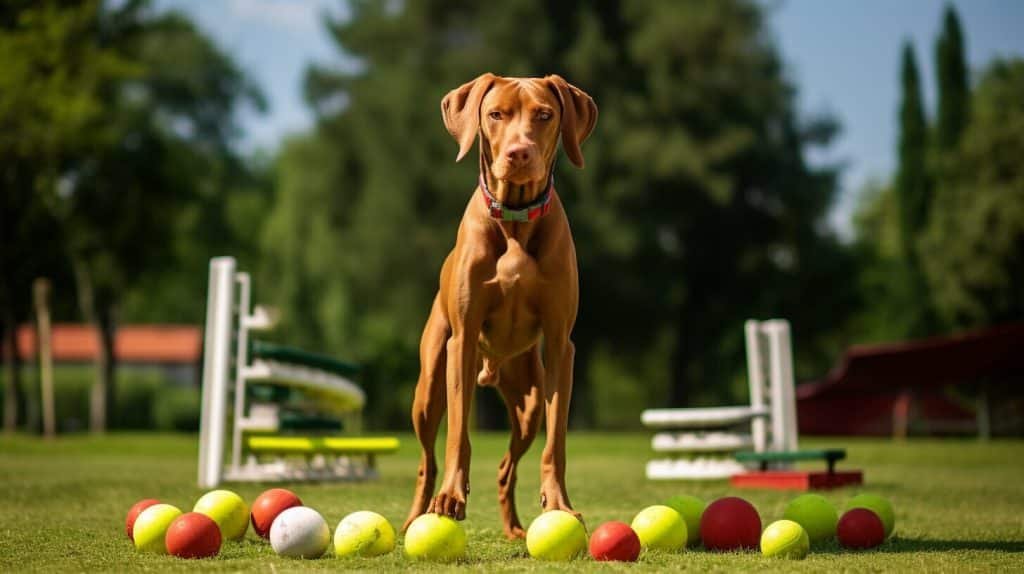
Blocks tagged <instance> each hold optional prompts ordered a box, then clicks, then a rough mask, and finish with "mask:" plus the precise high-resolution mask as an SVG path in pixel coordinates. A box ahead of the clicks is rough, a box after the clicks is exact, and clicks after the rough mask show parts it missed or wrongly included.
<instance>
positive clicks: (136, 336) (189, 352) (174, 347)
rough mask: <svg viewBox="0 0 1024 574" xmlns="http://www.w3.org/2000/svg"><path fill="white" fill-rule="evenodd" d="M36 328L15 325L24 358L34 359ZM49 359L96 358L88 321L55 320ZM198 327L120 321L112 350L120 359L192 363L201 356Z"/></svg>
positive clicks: (93, 333) (94, 337) (96, 345)
mask: <svg viewBox="0 0 1024 574" xmlns="http://www.w3.org/2000/svg"><path fill="white" fill-rule="evenodd" d="M37 343H38V341H37V338H36V330H35V326H33V325H23V326H21V327H19V328H18V352H19V355H20V356H21V359H22V360H23V361H25V362H30V361H35V360H36V353H37V348H36V347H37ZM52 346H53V361H54V362H55V363H83V362H89V361H92V360H93V359H95V358H96V354H97V352H98V350H99V338H98V337H97V334H96V330H95V329H94V328H92V327H91V326H89V325H83V324H76V323H58V324H56V325H54V326H53V330H52ZM202 348H203V336H202V330H201V329H200V328H199V327H197V326H195V325H124V326H121V327H119V328H118V329H117V338H116V340H115V341H114V353H115V355H116V357H117V360H118V362H120V363H135V364H158V365H196V364H198V363H199V360H200V357H201V356H202Z"/></svg>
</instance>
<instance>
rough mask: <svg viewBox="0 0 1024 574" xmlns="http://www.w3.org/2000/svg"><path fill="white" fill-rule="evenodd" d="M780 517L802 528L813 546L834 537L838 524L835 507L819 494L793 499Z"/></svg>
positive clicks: (804, 495) (837, 514) (803, 495)
mask: <svg viewBox="0 0 1024 574" xmlns="http://www.w3.org/2000/svg"><path fill="white" fill-rule="evenodd" d="M782 517H783V518H785V519H786V520H792V521H793V522H796V523H797V524H799V525H800V526H803V527H804V530H806V531H807V536H808V537H809V538H810V540H811V542H812V543H814V544H818V543H819V542H824V541H826V540H831V539H832V538H833V537H834V536H835V535H836V524H838V522H839V513H838V512H836V507H835V506H833V505H832V503H831V502H829V501H828V500H827V499H826V498H825V497H824V496H821V495H820V494H802V495H800V496H798V497H796V498H794V499H793V500H792V501H790V503H789V504H788V505H787V506H786V512H785V513H784V514H783V515H782Z"/></svg>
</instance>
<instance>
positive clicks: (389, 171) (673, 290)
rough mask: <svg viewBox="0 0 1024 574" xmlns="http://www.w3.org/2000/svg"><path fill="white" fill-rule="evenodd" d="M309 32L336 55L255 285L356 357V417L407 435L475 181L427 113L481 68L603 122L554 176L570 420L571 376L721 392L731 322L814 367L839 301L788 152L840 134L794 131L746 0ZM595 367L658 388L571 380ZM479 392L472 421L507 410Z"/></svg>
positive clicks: (818, 174) (789, 99)
mask: <svg viewBox="0 0 1024 574" xmlns="http://www.w3.org/2000/svg"><path fill="white" fill-rule="evenodd" d="M328 27H329V30H330V31H331V33H332V34H333V36H334V38H335V40H336V42H337V44H338V45H339V48H340V50H342V51H343V53H344V54H345V56H346V65H343V66H331V67H325V68H314V69H312V70H311V71H310V72H309V74H308V76H307V94H308V96H309V99H310V103H311V105H312V106H313V108H314V109H315V110H316V111H317V113H318V116H319V120H318V124H317V129H316V131H315V133H314V134H311V135H309V136H307V137H303V138H300V139H297V140H293V141H292V142H290V143H289V144H288V146H286V148H285V151H284V152H283V153H282V156H281V158H280V160H279V164H278V174H279V175H278V177H279V180H278V186H277V196H276V201H275V206H274V209H273V212H272V214H271V219H270V221H269V222H268V224H267V227H266V234H265V245H266V249H267V251H268V258H267V259H268V267H267V269H266V279H267V280H272V281H271V282H270V284H271V289H272V290H273V294H272V296H273V298H274V299H275V300H277V301H278V302H279V303H280V304H281V305H282V307H283V308H284V310H285V313H284V315H285V317H286V318H287V320H288V321H289V325H287V327H286V331H285V333H284V336H287V337H288V338H289V339H290V340H301V341H303V342H305V343H308V344H309V345H312V346H314V347H317V348H320V349H322V350H326V351H329V352H334V353H338V354H342V355H347V356H351V357H353V358H356V359H358V360H360V361H362V362H364V363H367V364H368V365H369V373H368V374H367V379H368V380H367V383H368V385H367V386H368V389H369V392H370V393H371V395H372V396H371V398H370V401H369V404H370V406H371V409H373V413H372V415H373V417H374V420H375V421H376V422H378V423H382V424H389V425H405V424H407V416H408V415H407V412H408V410H407V409H408V401H409V397H410V396H411V388H412V385H413V384H414V381H415V377H416V371H417V369H418V362H417V356H416V349H417V345H418V340H419V336H420V332H421V330H422V326H423V323H424V321H425V319H426V316H427V313H428V311H429V306H430V301H431V299H432V298H433V296H434V293H435V292H436V289H437V273H438V269H439V267H440V264H441V262H442V260H443V258H444V256H445V254H446V253H447V251H448V250H449V249H450V248H451V246H452V242H453V241H454V237H455V231H456V226H457V224H458V220H459V218H460V216H461V214H462V212H463V210H464V206H465V204H466V202H467V201H469V199H470V194H471V192H472V190H473V188H474V185H475V181H476V173H475V171H476V166H475V165H474V164H473V163H472V162H466V163H464V164H461V165H455V164H454V162H453V158H454V155H455V152H454V149H455V147H454V143H453V142H452V141H451V139H450V136H449V135H448V134H447V133H446V132H445V130H444V128H443V126H442V124H441V121H440V118H439V114H438V113H437V102H439V101H440V99H441V97H442V96H443V95H444V94H445V93H446V92H447V91H448V90H450V89H452V88H453V87H456V86H458V85H460V84H461V83H463V82H465V81H467V79H469V78H473V77H475V76H476V75H478V74H480V73H481V72H484V71H488V70H490V71H494V72H496V73H499V74H503V75H512V76H515V75H543V74H546V73H558V74H561V75H563V76H565V77H566V78H568V79H570V81H572V82H573V83H575V84H577V85H579V86H580V87H582V88H583V89H585V90H586V91H587V92H588V93H590V94H591V95H592V96H593V97H594V99H595V100H596V101H597V103H598V106H599V107H600V108H601V120H600V121H599V122H598V126H597V129H596V131H595V133H594V134H593V135H592V137H591V138H590V139H589V140H588V142H587V144H586V146H585V148H584V150H583V151H584V153H585V155H586V157H587V169H586V170H583V171H579V170H575V169H572V168H571V167H568V166H567V162H560V164H559V166H558V172H557V175H556V187H557V188H558V192H559V194H560V196H561V197H562V198H563V201H564V202H565V204H566V206H567V210H568V212H569V215H570V220H571V221H572V226H573V233H574V236H575V241H576V244H577V250H578V257H579V262H580V267H581V272H580V275H581V309H580V317H579V320H578V323H577V326H576V329H575V331H574V339H575V341H576V348H577V355H576V357H577V359H576V360H577V368H576V372H577V373H578V376H577V383H576V387H575V390H574V398H573V403H574V407H573V410H574V417H575V419H576V423H577V424H593V423H594V422H595V420H598V419H597V417H596V416H595V410H596V409H600V408H602V407H601V406H600V405H597V404H595V400H594V396H595V395H594V393H593V390H594V389H593V385H592V384H591V383H592V382H593V381H590V380H589V379H590V378H601V377H606V378H605V379H604V381H603V382H602V384H609V385H618V386H625V387H626V388H627V389H631V390H630V392H631V393H632V394H633V395H636V396H642V397H643V401H644V403H645V404H664V403H665V402H668V401H671V402H672V403H674V404H683V403H688V402H689V403H695V402H709V401H717V400H722V399H723V398H725V397H727V396H729V395H730V394H731V393H732V392H733V390H734V389H733V384H734V383H735V382H736V381H739V380H741V377H742V372H743V364H744V363H743V336H742V322H743V320H744V319H746V318H747V317H751V316H766V315H779V316H786V317H789V318H790V319H791V320H793V322H794V329H795V333H796V334H797V336H798V337H799V339H798V341H797V343H796V348H797V350H798V352H800V353H801V354H802V355H801V358H804V357H807V358H808V359H809V360H806V361H805V360H801V361H798V365H801V366H802V368H808V369H815V368H818V367H820V365H822V357H824V356H826V355H827V354H830V353H825V352H824V349H826V348H828V347H829V345H831V344H832V343H827V344H820V343H821V341H820V339H819V337H820V336H821V334H822V333H823V332H825V331H828V330H830V329H831V328H832V326H833V325H834V324H835V322H836V320H837V315H841V314H843V313H844V312H845V310H846V309H848V308H849V307H850V306H851V304H852V303H851V300H852V298H853V294H852V287H851V286H849V285H848V283H849V282H848V281H846V280H845V277H846V275H847V272H848V265H849V264H850V263H851V262H850V259H849V257H848V256H847V255H846V253H845V251H844V249H843V247H842V246H841V245H839V243H838V242H837V241H836V240H835V238H834V237H832V236H831V235H830V233H829V232H828V231H826V226H825V224H824V221H823V217H824V215H825V214H826V212H827V210H828V208H829V206H830V205H831V201H832V199H833V194H834V190H835V177H834V176H835V173H834V170H831V169H815V168H812V167H810V166H808V164H807V163H806V162H805V161H804V152H805V150H806V149H807V148H808V147H809V146H811V145H815V144H823V143H827V142H828V141H829V140H830V138H831V137H832V136H833V135H834V133H835V131H836V126H835V123H834V122H833V121H831V119H830V118H811V119H810V120H803V119H801V118H799V117H798V114H797V111H796V107H795V101H794V97H793V96H794V93H795V90H794V88H793V86H792V85H790V84H789V83H788V82H787V80H786V78H785V74H784V71H783V65H782V62H781V60H780V58H779V56H778V53H777V51H776V49H775V47H774V46H773V44H772V42H771V40H770V39H769V37H768V35H767V30H766V25H765V22H764V15H763V13H762V9H761V8H760V5H759V4H757V3H755V2H747V1H741V0H735V1H729V2H709V1H708V2H694V3H677V2H669V1H643V2H619V1H614V0H608V1H601V2H584V1H574V2H557V3H549V2H541V1H540V0H515V1H513V2H507V3H501V4H500V5H499V4H497V3H469V4H467V3H458V2H441V1H427V0H421V1H415V0H414V1H409V2H405V3H401V4H388V3H379V2H369V1H362V2H354V3H353V4H352V10H351V15H350V17H349V18H347V19H345V20H344V21H333V22H329V23H328ZM809 300H813V301H815V302H816V304H815V305H808V304H807V301H809ZM652 349H659V350H660V351H661V352H660V353H652V352H651V350H652ZM598 351H600V352H601V353H603V355H602V357H603V358H602V359H601V361H597V362H595V352H598ZM669 357H671V359H670V360H669ZM830 360H831V357H829V358H828V361H830ZM609 362H611V363H614V364H615V365H617V366H615V367H614V368H612V371H614V372H618V373H629V372H630V371H633V370H634V369H632V368H631V365H640V366H642V368H639V369H636V370H635V372H636V373H641V372H642V373H645V374H648V373H649V374H651V375H652V377H653V378H657V379H659V380H663V381H664V382H665V384H664V385H663V384H661V383H658V384H657V385H655V384H653V383H650V381H647V380H640V378H639V377H638V376H635V375H633V376H629V377H627V378H626V379H624V380H616V381H614V382H613V381H611V379H610V378H607V376H608V373H611V372H612V371H609V370H607V369H605V370H604V371H601V370H600V369H598V370H595V371H593V372H592V371H590V369H589V368H588V366H589V365H590V364H591V363H594V364H600V365H603V366H607V365H609ZM655 364H656V366H653V367H652V366H651V365H655ZM602 368H603V367H602ZM588 375H592V376H593V377H588ZM649 383H650V384H649ZM648 384H649V388H648ZM666 387H669V388H666ZM666 394H668V395H669V396H666ZM478 396H480V397H481V398H482V399H483V401H482V404H481V405H480V409H481V414H482V419H483V422H485V423H486V424H491V422H490V421H494V420H500V419H503V418H504V414H503V413H504V410H503V408H500V409H499V408H495V407H494V403H493V400H492V399H493V397H490V396H489V395H488V394H487V393H481V395H478ZM602 396H611V395H608V394H607V393H605V394H603V395H602ZM489 401H491V402H490V403H489ZM609 408H611V409H614V408H615V405H611V406H610V407H609Z"/></svg>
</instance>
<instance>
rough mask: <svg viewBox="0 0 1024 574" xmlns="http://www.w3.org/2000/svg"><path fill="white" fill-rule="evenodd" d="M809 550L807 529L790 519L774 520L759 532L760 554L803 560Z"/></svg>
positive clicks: (809, 542)
mask: <svg viewBox="0 0 1024 574" xmlns="http://www.w3.org/2000/svg"><path fill="white" fill-rule="evenodd" d="M810 550H811V541H810V538H808V536H807V531H806V530H804V529H803V527H802V526H800V525H799V524H797V523H796V522H793V521H792V520H776V521H775V522H772V523H771V524H769V525H768V528H765V529H764V533H762V534H761V554H764V555H765V556H769V557H774V558H790V559H792V560H803V559H804V558H806V557H807V553H808V552H810Z"/></svg>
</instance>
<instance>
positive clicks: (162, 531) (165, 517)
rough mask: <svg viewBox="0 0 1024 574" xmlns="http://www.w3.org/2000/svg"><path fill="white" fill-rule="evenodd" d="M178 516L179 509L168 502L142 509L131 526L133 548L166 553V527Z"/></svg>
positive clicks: (179, 513)
mask: <svg viewBox="0 0 1024 574" xmlns="http://www.w3.org/2000/svg"><path fill="white" fill-rule="evenodd" d="M179 516H181V510H179V509H178V508H177V507H175V506H171V505H170V504H154V505H153V506H150V507H149V508H147V509H145V510H143V511H142V514H139V517H138V518H136V519H135V526H133V527H132V535H133V537H134V538H135V548H137V549H139V550H141V551H143V552H154V553H156V554H167V547H166V546H165V545H164V538H165V536H166V535H167V528H168V527H169V526H170V525H171V523H172V522H174V519H175V518H177V517H179Z"/></svg>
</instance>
